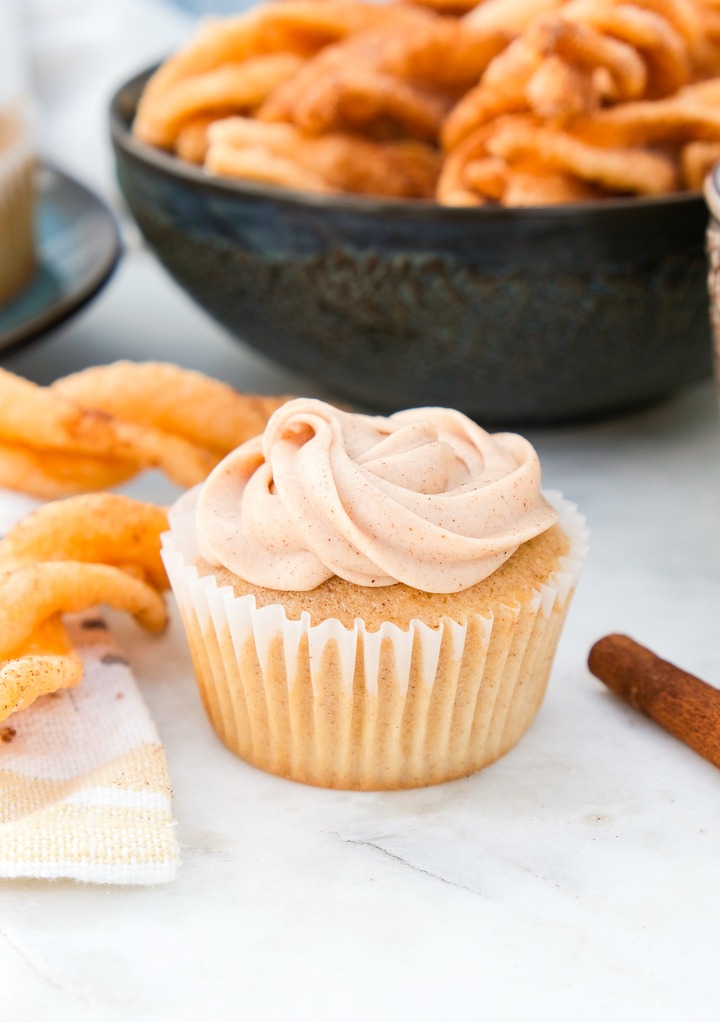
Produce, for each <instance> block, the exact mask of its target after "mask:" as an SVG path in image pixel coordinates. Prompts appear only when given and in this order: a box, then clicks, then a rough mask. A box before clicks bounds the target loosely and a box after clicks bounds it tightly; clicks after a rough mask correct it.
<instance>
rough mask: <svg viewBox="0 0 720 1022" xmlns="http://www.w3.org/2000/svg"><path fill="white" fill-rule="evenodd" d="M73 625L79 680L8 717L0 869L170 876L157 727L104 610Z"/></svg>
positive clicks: (0, 783) (6, 874) (120, 877)
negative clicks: (80, 661)
mask: <svg viewBox="0 0 720 1022" xmlns="http://www.w3.org/2000/svg"><path fill="white" fill-rule="evenodd" d="M3 499H4V494H3V493H2V491H0V505H2V504H3ZM2 512H5V513H4V515H3V514H2ZM9 517H10V516H9V514H8V504H7V502H5V506H4V507H1V508H0V520H2V518H5V522H7V519H8V518H9ZM3 524H4V523H3ZM66 623H67V626H68V631H69V633H70V635H71V637H72V639H73V643H74V645H75V646H76V647H77V649H78V651H79V652H80V654H81V656H82V658H83V662H84V666H85V674H84V677H83V680H82V682H81V683H80V684H79V685H78V686H77V687H76V688H74V689H64V690H62V691H60V692H58V693H56V694H55V695H53V696H45V697H43V698H41V699H38V700H37V701H36V702H35V703H33V705H32V706H30V707H29V708H28V709H26V710H24V711H22V712H20V713H16V714H12V715H11V716H10V717H9V718H8V719H7V720H5V721H4V722H2V723H0V878H11V877H15V878H16V877H36V878H48V879H50V878H60V877H65V878H71V879H74V880H80V881H86V882H90V883H101V884H157V883H165V882H167V881H170V880H172V879H173V878H174V876H175V874H176V871H177V867H178V862H179V855H178V846H177V840H176V837H175V826H174V823H173V818H172V811H171V794H172V793H171V789H170V781H169V778H168V771H167V764H166V761H165V754H164V751H163V748H162V745H161V744H160V740H159V738H158V735H157V731H156V728H155V725H154V723H153V721H152V719H151V717H150V714H149V713H148V710H147V708H146V706H145V704H144V702H143V700H142V697H141V695H140V692H139V691H138V688H137V684H136V681H135V679H134V677H133V675H132V672H131V670H130V668H129V666H128V662H127V660H126V658H125V656H124V655H123V654H122V652H121V651H120V649H119V648H118V646H117V645H116V643H115V642H114V640H113V638H112V636H111V635H110V633H109V631H108V629H107V626H106V623H105V621H104V620H103V618H102V617H101V616H100V615H99V614H98V613H97V612H88V613H85V614H83V615H77V616H75V617H69V618H67V619H66Z"/></svg>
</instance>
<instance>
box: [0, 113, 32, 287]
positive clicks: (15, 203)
mask: <svg viewBox="0 0 720 1022" xmlns="http://www.w3.org/2000/svg"><path fill="white" fill-rule="evenodd" d="M3 117H4V119H5V120H4V124H5V130H4V131H3V130H0V304H2V303H3V302H5V301H7V300H9V299H10V298H12V297H14V296H15V294H17V292H18V291H20V289H21V288H22V287H23V285H24V284H25V283H27V281H28V280H29V279H30V277H31V276H32V273H33V270H34V267H35V254H34V237H33V213H34V205H35V187H34V174H35V159H34V154H33V148H32V141H31V137H30V131H29V130H28V128H27V127H26V126H25V123H24V120H23V119H22V112H21V111H20V110H18V111H15V110H13V111H12V112H11V113H7V114H5V115H3V114H2V113H1V112H0V118H3ZM0 128H1V126H0ZM3 139H5V141H6V144H5V145H3Z"/></svg>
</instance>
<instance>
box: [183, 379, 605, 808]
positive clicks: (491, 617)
mask: <svg viewBox="0 0 720 1022" xmlns="http://www.w3.org/2000/svg"><path fill="white" fill-rule="evenodd" d="M170 524H171V532H170V533H168V534H167V535H166V536H165V537H164V558H165V563H166V566H167V569H168V574H169V576H170V581H171V584H172V587H173V590H174V592H175V595H176V597H177V601H178V604H179V607H180V611H181V614H182V618H183V621H184V624H185V627H186V630H187V635H188V640H189V645H190V650H191V653H192V658H193V662H194V666H195V670H196V674H197V678H198V683H199V687H200V692H201V694H202V698H203V702H204V704H205V708H206V711H207V713H208V716H209V718H210V721H211V723H212V725H213V727H214V729H215V731H216V732H217V734H218V735H219V737H220V738H221V739H222V741H223V742H224V743H225V744H226V745H227V746H228V747H229V748H230V749H232V750H233V752H235V753H237V754H238V755H239V756H241V757H242V758H243V759H245V760H247V761H248V762H249V763H252V764H254V765H255V766H257V767H260V768H261V769H263V770H267V771H270V772H271V773H275V774H279V775H281V776H283V777H287V778H291V779H293V780H296V781H302V782H305V783H307V784H315V785H321V786H323V787H330V788H352V789H365V790H378V789H390V788H410V787H416V786H419V785H427V784H436V783H439V782H441V781H447V780H450V779H452V778H455V777H461V776H464V775H467V774H470V773H472V772H473V771H475V770H479V769H480V768H481V767H483V766H486V765H487V764H489V763H492V762H493V761H494V760H496V759H498V757H500V756H502V755H503V754H504V753H505V752H507V751H508V750H509V749H510V748H511V747H512V746H513V745H514V744H515V743H516V742H517V741H518V739H519V738H520V737H521V735H522V734H523V733H524V732H525V730H526V729H527V728H528V726H529V725H530V723H531V721H532V719H533V717H534V716H535V713H536V712H537V709H538V707H539V705H540V702H541V700H542V698H543V694H544V692H545V688H546V685H547V680H548V675H549V671H550V666H551V663H552V659H553V655H554V652H555V647H556V644H557V640H558V636H559V633H560V628H561V626H562V623H563V620H564V618H565V614H566V611H567V609H568V604H569V602H570V597H571V595H572V592H573V589H574V586H575V582H576V579H577V575H578V572H579V569H580V565H581V562H582V558H583V555H584V552H585V543H586V531H585V528H584V522H583V520H582V519H581V518H580V516H579V515H578V514H577V512H576V510H575V508H574V507H573V506H572V505H570V504H568V503H566V502H564V501H563V500H562V499H561V498H559V497H556V498H554V499H553V500H552V502H549V501H548V499H546V498H545V497H544V496H543V494H542V493H541V490H540V465H539V462H538V458H537V455H536V453H535V451H534V450H533V448H532V446H531V445H530V444H529V443H528V441H526V440H524V439H523V438H522V437H520V436H516V435H515V434H509V433H504V434H495V435H490V434H488V433H486V432H485V431H484V430H482V429H481V428H480V427H479V426H477V425H475V423H473V422H472V421H471V420H470V419H468V418H466V417H465V416H464V415H462V414H461V413H459V412H456V411H452V410H450V409H442V408H422V409H414V410H411V411H404V412H399V413H397V414H395V415H392V416H390V417H389V418H383V417H379V416H366V415H354V414H351V413H348V412H344V411H340V410H338V409H336V408H333V407H332V406H330V405H327V404H324V403H323V402H321V401H313V400H304V399H300V400H295V401H290V402H288V403H287V404H286V405H283V406H282V407H281V408H280V409H278V410H277V411H276V412H275V413H274V414H273V415H272V417H271V418H270V420H269V422H268V424H267V427H266V430H265V432H264V434H263V435H262V436H261V437H258V438H257V439H255V440H252V441H249V442H248V443H246V444H244V445H243V446H242V447H239V448H238V449H237V450H236V451H234V452H233V453H232V454H230V455H229V456H228V457H227V458H225V459H224V461H222V462H221V463H220V464H219V465H218V466H217V468H216V469H215V470H214V471H213V472H212V473H211V475H210V476H209V477H208V479H207V481H206V482H205V483H204V484H202V485H201V486H200V487H197V488H196V489H195V490H193V491H191V492H190V493H188V494H186V495H185V496H184V497H183V498H181V500H180V501H179V502H178V503H177V504H176V505H175V507H174V508H173V509H172V511H171V515H170Z"/></svg>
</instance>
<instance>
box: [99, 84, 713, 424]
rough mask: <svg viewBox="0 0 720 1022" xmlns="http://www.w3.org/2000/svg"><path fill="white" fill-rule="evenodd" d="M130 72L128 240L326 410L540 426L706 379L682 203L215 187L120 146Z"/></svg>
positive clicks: (700, 313) (703, 318)
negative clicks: (340, 404)
mask: <svg viewBox="0 0 720 1022" xmlns="http://www.w3.org/2000/svg"><path fill="white" fill-rule="evenodd" d="M149 73H150V72H145V73H144V74H142V75H139V76H138V77H136V78H134V79H133V80H131V81H130V82H128V83H127V84H126V85H124V86H123V87H122V88H121V89H120V90H119V91H118V92H117V94H116V95H115V97H114V99H113V102H112V108H111V130H112V140H113V146H114V150H115V158H116V166H117V175H118V180H119V184H120V188H121V190H122V193H123V195H124V197H125V199H126V201H127V204H128V206H129V207H130V210H131V211H132V214H133V216H134V217H135V219H136V220H137V223H138V224H139V226H140V229H141V231H142V233H143V235H144V236H145V238H146V240H147V241H148V243H149V244H150V246H151V247H152V248H153V249H154V251H155V252H156V254H157V256H158V258H159V259H160V260H161V262H162V263H163V264H164V265H165V267H166V268H167V270H168V271H169V272H170V274H171V275H172V276H173V277H174V278H175V280H176V281H177V282H178V283H179V284H180V285H181V286H182V287H183V288H184V289H185V290H186V291H187V292H188V293H189V294H190V295H191V296H192V297H193V298H194V299H195V300H196V301H197V302H198V303H199V304H200V305H201V306H202V307H203V308H204V309H205V310H206V311H207V312H208V313H209V314H210V315H211V316H213V317H214V318H215V319H216V320H218V321H219V322H220V323H222V324H223V325H224V326H225V327H227V328H228V330H229V331H230V332H231V333H232V334H233V335H234V336H235V337H237V338H239V339H241V340H242V341H244V342H246V343H247V344H249V345H252V346H253V347H254V348H256V349H258V350H260V351H261V352H263V353H264V354H266V355H267V356H269V357H270V358H272V359H275V360H276V361H278V362H281V363H283V364H284V365H286V366H289V367H290V368H292V369H296V370H299V371H301V372H303V373H304V374H306V375H307V376H309V377H311V378H314V379H316V380H318V382H320V383H322V384H323V385H324V387H326V388H328V389H330V390H331V391H332V392H334V393H336V394H337V396H338V398H342V399H345V400H350V401H354V402H356V403H359V404H360V405H363V406H367V407H370V408H373V409H377V410H381V411H387V410H392V409H396V408H400V407H410V406H422V405H447V406H452V407H455V408H459V409H461V410H462V411H465V412H466V413H468V414H470V415H472V416H474V417H475V418H476V419H478V420H479V421H480V422H483V423H487V422H495V423H511V422H518V423H523V422H544V423H547V422H557V421H561V420H567V419H572V418H577V417H582V416H588V415H596V414H601V413H610V412H614V411H617V410H620V409H625V408H628V407H630V406H633V405H638V404H641V403H645V402H650V401H653V400H657V399H659V398H661V397H664V396H665V395H667V394H670V393H671V392H673V391H675V390H677V389H678V388H680V387H682V386H683V385H685V384H689V383H692V382H694V381H696V380H698V379H700V378H702V377H704V376H706V375H708V374H709V373H710V371H711V345H710V327H709V321H708V312H707V290H706V276H707V270H706V260H705V251H704V238H705V230H706V225H707V210H706V207H705V204H704V202H703V198H702V196H701V195H700V194H692V195H675V196H668V197H664V198H661V199H617V200H614V199H613V200H606V201H603V202H596V203H583V204H578V205H573V206H556V207H544V208H533V209H502V208H498V209H492V208H489V207H488V208H477V209H450V208H446V207H442V206H439V205H436V204H435V203H430V202H418V201H385V200H374V199H368V198H366V197H359V196H327V195H312V194H309V193H304V192H295V191H291V190H286V189H280V188H275V187H271V186H264V185H259V184H254V183H251V182H242V181H236V180H230V179H226V178H219V177H215V176H211V175H208V174H207V173H205V172H204V171H203V170H201V169H199V168H197V167H195V166H192V165H189V164H185V163H183V162H181V161H180V160H178V159H176V158H175V157H173V156H171V155H169V154H167V153H164V152H160V151H158V150H155V149H152V148H151V147H149V146H147V145H145V144H143V143H141V142H139V141H138V140H137V139H135V138H133V136H132V134H131V130H130V128H131V124H132V120H133V116H134V112H135V107H136V104H137V100H138V97H139V95H140V93H141V91H142V88H143V85H144V83H145V81H146V80H147V77H148V75H149Z"/></svg>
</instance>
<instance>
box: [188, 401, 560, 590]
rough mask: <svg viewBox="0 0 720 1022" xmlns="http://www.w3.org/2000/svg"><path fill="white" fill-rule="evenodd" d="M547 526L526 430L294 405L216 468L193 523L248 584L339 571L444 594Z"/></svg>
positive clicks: (549, 512)
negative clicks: (490, 429)
mask: <svg viewBox="0 0 720 1022" xmlns="http://www.w3.org/2000/svg"><path fill="white" fill-rule="evenodd" d="M556 518H557V513H556V512H555V510H554V509H553V508H552V507H551V506H550V505H549V504H548V503H547V502H546V501H545V499H544V498H543V496H542V494H541V492H540V463H539V460H538V457H537V454H536V452H535V450H534V448H533V447H532V445H531V444H530V443H529V442H528V441H527V440H525V439H524V438H523V437H521V436H517V435H516V434H514V433H496V434H493V435H490V434H489V433H486V432H485V430H483V429H481V428H480V427H479V426H477V425H476V424H475V423H474V422H472V420H470V419H468V418H467V417H466V416H465V415H463V414H462V413H461V412H457V411H453V410H451V409H447V408H415V409H411V410H409V411H403V412H398V413H396V414H395V415H391V416H389V417H388V418H384V417H381V416H369V415H356V414H352V413H349V412H345V411H341V410H339V409H337V408H334V407H333V406H331V405H328V404H325V403H324V402H322V401H316V400H310V399H303V398H300V399H297V400H294V401H289V402H288V403H287V404H285V405H283V406H282V407H281V408H279V409H278V410H277V411H276V412H274V414H273V415H272V416H271V418H270V420H269V422H268V424H267V426H266V428H265V432H264V434H263V435H262V436H260V437H257V438H256V439H254V440H250V441H248V442H247V443H245V444H243V445H242V446H241V447H238V448H237V450H235V451H233V452H232V453H231V454H229V455H228V456H227V457H226V458H225V459H224V460H223V461H222V462H221V463H220V464H219V465H218V466H217V467H216V468H215V469H214V470H213V472H212V473H211V474H210V476H209V477H208V479H207V480H206V482H205V483H204V484H203V485H202V487H201V489H200V492H199V496H198V501H197V519H196V520H197V530H198V541H199V545H200V549H201V552H202V555H203V557H205V559H206V560H208V561H210V562H211V563H212V564H216V565H222V566H223V567H225V568H227V569H228V570H230V571H232V572H234V573H235V574H237V575H239V576H240V577H241V578H244V579H246V580H247V581H248V582H251V583H252V584H253V585H258V586H263V587H267V588H270V589H279V590H285V591H287V590H308V589H314V588H315V587H316V586H318V585H320V584H321V583H322V582H324V581H325V580H326V579H329V578H331V577H333V576H334V575H338V576H339V577H340V578H343V579H345V580H347V581H348V582H353V583H356V584H358V585H363V586H386V585H392V584H394V583H397V582H404V583H405V584H406V585H409V586H412V587H413V588H415V589H421V590H423V591H424V592H429V593H450V592H459V591H461V590H463V589H468V588H469V587H470V586H473V585H475V584H476V583H477V582H480V581H482V579H484V578H487V576H488V575H490V574H492V572H493V571H495V570H496V569H497V568H498V567H499V566H500V565H501V564H502V563H503V562H504V561H506V560H507V559H508V558H509V557H511V556H512V554H513V553H514V551H515V550H516V549H517V548H518V546H519V545H520V544H521V543H524V542H526V541H527V540H529V539H532V537H533V536H537V535H539V534H540V533H541V532H544V531H545V529H548V528H549V527H550V526H551V525H552V524H553V523H554V522H555V520H556Z"/></svg>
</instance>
